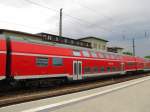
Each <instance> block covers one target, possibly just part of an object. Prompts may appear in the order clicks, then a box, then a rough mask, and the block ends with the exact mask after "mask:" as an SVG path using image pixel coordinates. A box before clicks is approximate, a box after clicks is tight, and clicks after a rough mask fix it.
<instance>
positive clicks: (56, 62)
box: [52, 57, 63, 66]
mask: <svg viewBox="0 0 150 112" xmlns="http://www.w3.org/2000/svg"><path fill="white" fill-rule="evenodd" d="M52 63H53V65H54V66H62V65H63V62H62V58H57V57H54V58H52Z"/></svg>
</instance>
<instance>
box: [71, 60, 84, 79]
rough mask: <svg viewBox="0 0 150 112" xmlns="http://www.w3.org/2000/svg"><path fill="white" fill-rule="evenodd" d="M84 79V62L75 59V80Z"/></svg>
mask: <svg viewBox="0 0 150 112" xmlns="http://www.w3.org/2000/svg"><path fill="white" fill-rule="evenodd" d="M81 79H82V62H81V61H73V80H81Z"/></svg>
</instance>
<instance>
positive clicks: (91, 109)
mask: <svg viewBox="0 0 150 112" xmlns="http://www.w3.org/2000/svg"><path fill="white" fill-rule="evenodd" d="M149 97H150V76H147V77H143V78H140V79H135V80H131V81H126V82H122V83H118V84H114V85H109V86H105V87H100V88H96V89H91V90H87V91H83V92H78V93H72V94H68V95H62V96H58V97H53V98H47V99H42V100H37V101H31V102H26V103H20V104H17V105H11V106H6V107H2V108H0V112H150V98H149Z"/></svg>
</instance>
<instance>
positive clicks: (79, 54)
mask: <svg viewBox="0 0 150 112" xmlns="http://www.w3.org/2000/svg"><path fill="white" fill-rule="evenodd" d="M73 55H74V56H81V53H80V51H73Z"/></svg>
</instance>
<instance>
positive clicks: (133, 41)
mask: <svg viewBox="0 0 150 112" xmlns="http://www.w3.org/2000/svg"><path fill="white" fill-rule="evenodd" d="M132 43H133V46H132V47H133V56H135V38H133V39H132Z"/></svg>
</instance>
